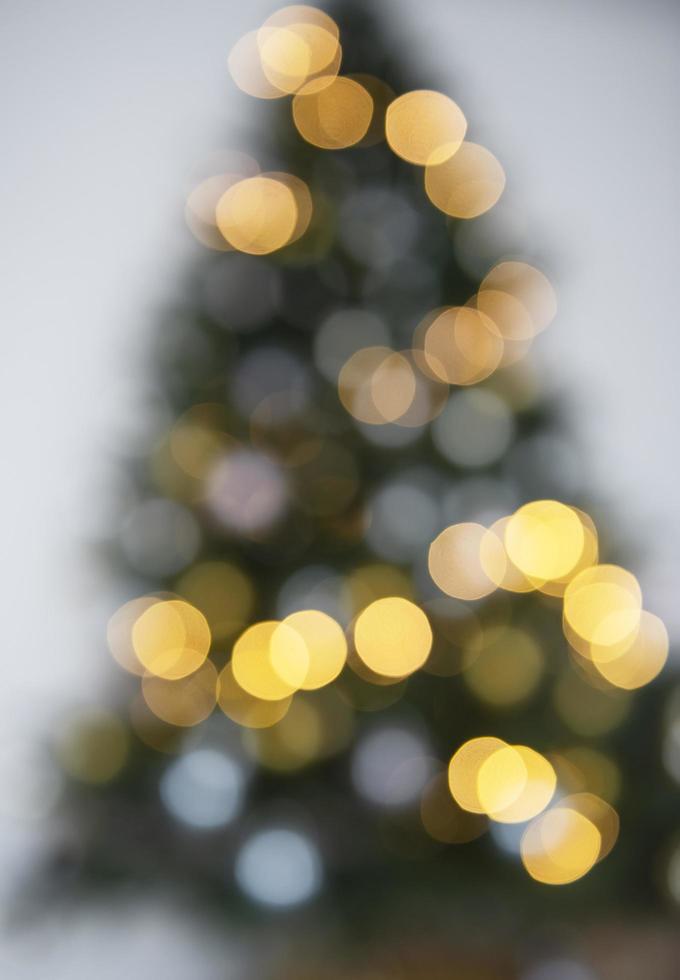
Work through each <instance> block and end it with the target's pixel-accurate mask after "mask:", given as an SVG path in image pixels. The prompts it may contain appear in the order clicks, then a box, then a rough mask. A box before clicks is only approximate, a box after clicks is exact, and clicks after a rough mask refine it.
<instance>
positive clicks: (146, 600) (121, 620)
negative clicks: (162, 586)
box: [106, 596, 160, 677]
mask: <svg viewBox="0 0 680 980" xmlns="http://www.w3.org/2000/svg"><path fill="white" fill-rule="evenodd" d="M159 601H160V600H159V599H158V597H157V596H140V598H138V599H131V600H130V601H129V602H126V603H124V604H123V605H122V606H121V607H120V608H119V609H117V610H116V612H115V613H114V614H113V616H112V617H111V619H110V620H109V622H108V626H107V628H106V639H107V642H108V645H109V650H110V651H111V654H112V656H113V657H114V659H115V660H116V661H117V662H118V663H119V664H120V666H121V667H122V668H123V669H124V670H127V671H128V672H129V673H130V674H136V675H137V676H138V677H141V676H142V675H143V674H144V672H145V669H146V668H145V667H144V665H143V664H142V663H141V662H140V660H139V657H138V656H137V654H136V653H135V648H134V645H133V642H132V629H133V627H134V625H135V623H136V621H137V620H138V619H139V617H140V616H141V615H142V613H143V612H146V610H147V609H149V607H150V606H153V605H155V604H156V603H157V602H159Z"/></svg>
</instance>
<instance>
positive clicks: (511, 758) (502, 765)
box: [477, 745, 557, 823]
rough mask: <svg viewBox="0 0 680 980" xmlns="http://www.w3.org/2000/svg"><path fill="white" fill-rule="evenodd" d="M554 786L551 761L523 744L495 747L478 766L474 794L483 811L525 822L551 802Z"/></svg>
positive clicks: (500, 818)
mask: <svg viewBox="0 0 680 980" xmlns="http://www.w3.org/2000/svg"><path fill="white" fill-rule="evenodd" d="M556 787H557V776H556V774H555V770H554V769H553V767H552V765H551V764H550V762H548V760H547V759H546V758H544V757H543V756H542V755H541V754H540V753H539V752H536V751H534V749H530V748H529V747H528V746H526V745H508V746H505V747H504V748H502V749H498V750H497V751H496V752H494V753H493V754H492V755H490V756H489V758H488V759H486V760H485V761H484V762H483V763H482V765H481V766H480V769H479V772H478V774H477V794H478V796H479V802H480V804H481V805H482V806H483V808H484V812H485V813H486V814H487V816H489V817H491V819H492V820H496V821H497V822H499V823H524V822H525V821H527V820H531V819H532V818H533V817H535V816H537V814H539V813H540V812H541V811H542V810H544V809H545V808H546V807H547V806H548V804H549V803H550V801H551V799H552V798H553V795H554V793H555V789H556Z"/></svg>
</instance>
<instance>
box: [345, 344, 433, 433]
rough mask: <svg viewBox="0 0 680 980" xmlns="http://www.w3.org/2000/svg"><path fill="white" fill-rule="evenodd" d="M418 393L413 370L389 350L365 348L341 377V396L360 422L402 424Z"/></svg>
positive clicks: (351, 358) (406, 362)
mask: <svg viewBox="0 0 680 980" xmlns="http://www.w3.org/2000/svg"><path fill="white" fill-rule="evenodd" d="M415 391H416V382H415V375H414V372H413V368H412V367H411V365H410V364H409V362H408V360H407V359H406V358H405V357H404V356H403V355H402V354H399V353H397V351H393V350H390V348H389V347H364V348H362V349H361V350H359V351H357V352H356V353H355V354H353V355H352V356H351V357H350V358H349V360H348V361H346V363H345V364H344V365H343V367H342V369H341V370H340V374H339V375H338V396H339V398H340V401H341V402H342V404H343V405H344V407H345V408H346V409H347V411H348V412H349V413H350V415H352V416H353V417H354V418H355V419H358V420H359V421H360V422H366V423H368V424H369V425H383V424H384V423H385V422H394V421H396V420H398V419H399V418H400V417H401V416H402V415H403V414H404V413H405V412H406V411H407V410H408V408H409V407H410V405H411V403H412V401H413V398H414V396H415Z"/></svg>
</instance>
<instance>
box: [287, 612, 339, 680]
mask: <svg viewBox="0 0 680 980" xmlns="http://www.w3.org/2000/svg"><path fill="white" fill-rule="evenodd" d="M283 622H284V623H285V625H286V626H289V627H290V628H291V629H293V630H295V632H296V633H298V634H299V635H300V636H301V637H302V639H303V641H304V643H305V646H306V647H307V653H308V655H309V666H308V668H307V673H306V674H305V678H304V680H303V682H302V684H301V685H300V687H301V689H302V690H303V691H315V690H316V689H317V688H319V687H324V686H325V685H326V684H330V683H331V681H334V680H335V678H336V677H337V676H338V674H339V673H340V671H341V670H342V668H343V667H344V666H345V661H346V660H347V640H346V639H345V633H344V631H343V629H342V628H341V627H340V626H339V625H338V623H336V621H335V620H334V619H332V618H331V617H330V616H328V615H326V613H324V612H320V611H319V610H318V609H304V610H301V611H300V612H295V613H292V614H291V615H290V616H287V617H286V618H285V619H284V620H283Z"/></svg>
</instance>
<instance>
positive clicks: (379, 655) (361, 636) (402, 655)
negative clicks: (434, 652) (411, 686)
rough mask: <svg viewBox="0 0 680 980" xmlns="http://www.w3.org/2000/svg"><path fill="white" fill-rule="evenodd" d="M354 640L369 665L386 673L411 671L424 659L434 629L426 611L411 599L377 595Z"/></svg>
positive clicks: (358, 623) (397, 674)
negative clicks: (382, 597) (377, 597)
mask: <svg viewBox="0 0 680 980" xmlns="http://www.w3.org/2000/svg"><path fill="white" fill-rule="evenodd" d="M354 643H355V646H356V651H357V653H358V655H359V657H360V658H361V659H362V660H363V662H364V663H365V664H366V666H367V667H368V668H369V669H370V670H373V671H375V672H376V673H377V674H382V675H384V676H385V677H394V678H400V677H405V676H406V675H407V674H412V673H413V672H414V671H415V670H418V668H419V667H422V665H423V664H424V663H425V661H426V660H427V658H428V655H429V653H430V649H431V647H432V630H431V628H430V624H429V622H428V619H427V616H426V615H425V613H424V612H423V611H422V610H421V609H419V608H418V606H416V605H415V604H414V603H412V602H409V600H408V599H402V598H400V597H397V596H390V597H389V598H386V599H376V601H375V602H372V603H371V604H370V606H367V607H366V609H364V611H363V612H362V613H361V614H360V615H359V617H358V618H357V621H356V623H355V626H354Z"/></svg>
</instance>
